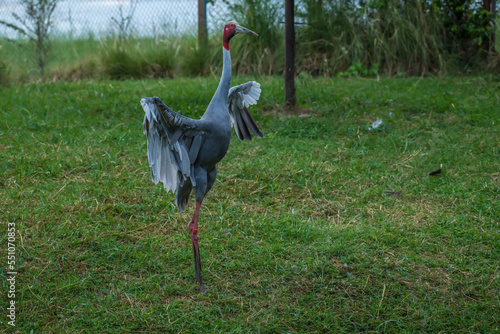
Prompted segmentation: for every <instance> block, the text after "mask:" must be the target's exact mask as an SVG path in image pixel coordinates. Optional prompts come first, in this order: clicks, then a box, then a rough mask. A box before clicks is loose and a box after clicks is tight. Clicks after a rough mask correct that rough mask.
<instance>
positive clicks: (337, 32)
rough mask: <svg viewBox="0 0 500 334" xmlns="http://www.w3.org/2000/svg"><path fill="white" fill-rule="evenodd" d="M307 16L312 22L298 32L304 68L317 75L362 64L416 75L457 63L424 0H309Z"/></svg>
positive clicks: (306, 10)
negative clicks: (402, 1)
mask: <svg viewBox="0 0 500 334" xmlns="http://www.w3.org/2000/svg"><path fill="white" fill-rule="evenodd" d="M301 16H302V17H303V18H304V19H305V20H306V22H307V23H308V25H306V26H304V27H303V28H300V29H299V31H298V41H299V42H298V44H299V45H300V47H299V48H298V50H299V61H300V63H299V68H301V69H302V70H305V71H308V72H311V73H313V74H336V73H338V72H340V71H345V70H346V69H347V68H348V67H349V66H351V65H353V64H355V63H358V62H359V63H361V64H363V65H364V66H366V67H367V68H371V67H372V66H373V65H374V64H379V68H380V69H381V70H382V71H383V72H384V73H385V74H387V75H393V74H396V73H398V72H406V73H407V74H410V75H415V74H422V73H427V72H433V73H436V72H443V71H446V70H447V69H448V68H449V65H450V63H452V62H453V59H452V57H449V56H447V55H445V50H444V47H443V38H442V37H443V29H442V25H441V23H440V21H439V19H438V18H437V17H436V15H434V13H432V12H429V11H426V10H424V9H423V8H422V6H421V5H420V2H414V3H413V2H412V3H408V4H407V5H406V6H405V7H404V8H402V7H401V6H400V5H398V3H397V2H388V3H387V5H386V6H384V7H381V8H378V9H376V10H375V9H370V8H369V7H365V8H364V9H363V10H360V9H353V8H352V7H350V6H347V5H346V4H344V3H340V2H338V1H333V0H329V1H322V0H308V1H306V4H305V10H304V11H303V12H302V14H301Z"/></svg>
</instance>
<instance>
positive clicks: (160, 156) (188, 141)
mask: <svg viewBox="0 0 500 334" xmlns="http://www.w3.org/2000/svg"><path fill="white" fill-rule="evenodd" d="M141 105H142V108H143V109H144V112H145V113H146V114H145V116H144V124H143V129H144V133H145V134H146V135H147V137H148V160H149V165H150V166H151V178H152V180H153V182H154V183H158V181H161V182H163V185H164V187H165V189H166V190H167V191H173V192H175V191H176V190H177V186H178V185H179V184H180V185H181V186H182V185H183V183H184V181H186V180H187V179H188V178H191V183H192V184H193V186H195V185H196V180H195V178H194V177H192V176H194V165H193V164H194V162H195V160H196V158H197V157H198V153H199V151H200V148H201V146H202V144H203V139H204V137H203V134H204V132H203V131H201V130H200V129H199V128H198V121H196V120H194V119H191V118H188V117H185V116H182V115H179V114H178V113H176V112H175V111H173V110H172V109H170V108H169V107H168V106H167V105H166V104H165V103H163V102H162V100H160V98H158V97H156V96H155V97H153V98H151V97H145V98H143V99H142V100H141Z"/></svg>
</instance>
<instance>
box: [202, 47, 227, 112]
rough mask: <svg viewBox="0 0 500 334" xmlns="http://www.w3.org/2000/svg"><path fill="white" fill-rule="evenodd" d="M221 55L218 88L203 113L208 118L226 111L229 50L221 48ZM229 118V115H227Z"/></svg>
mask: <svg viewBox="0 0 500 334" xmlns="http://www.w3.org/2000/svg"><path fill="white" fill-rule="evenodd" d="M222 54H223V63H222V76H221V78H220V82H219V87H217V91H216V92H215V94H214V96H213V97H212V101H210V104H209V106H208V108H207V111H206V112H205V115H206V116H209V115H210V114H213V113H218V112H221V111H222V112H224V113H228V111H227V106H226V104H227V95H228V94H229V87H230V86H231V53H230V52H229V50H226V49H225V48H222ZM219 106H220V107H222V106H223V107H224V109H223V110H219V109H220V108H218V107H219ZM228 117H229V114H228Z"/></svg>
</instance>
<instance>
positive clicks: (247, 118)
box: [227, 81, 262, 140]
mask: <svg viewBox="0 0 500 334" xmlns="http://www.w3.org/2000/svg"><path fill="white" fill-rule="evenodd" d="M260 92H261V89H260V84H259V83H258V82H255V81H249V82H247V83H244V84H242V85H239V86H235V87H233V88H231V89H230V90H229V94H228V97H227V102H228V103H227V105H228V106H229V115H230V116H231V120H232V121H233V126H234V130H235V131H236V134H237V135H238V138H240V140H243V139H246V140H252V136H251V134H250V132H249V129H250V131H252V133H253V134H254V135H255V136H256V137H259V138H262V133H261V132H260V131H259V128H257V125H256V124H255V122H254V121H253V118H252V116H251V115H250V113H249V112H248V109H247V107H248V106H250V105H252V104H257V100H258V99H259V97H260Z"/></svg>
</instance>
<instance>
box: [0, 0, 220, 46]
mask: <svg viewBox="0 0 500 334" xmlns="http://www.w3.org/2000/svg"><path fill="white" fill-rule="evenodd" d="M35 2H36V0H35ZM206 7H207V26H208V31H209V33H210V32H213V30H214V29H217V28H218V27H219V26H220V23H221V17H222V16H223V15H224V14H225V13H226V10H225V7H224V4H223V2H218V1H215V2H212V3H207V5H206ZM12 13H15V14H17V15H18V16H19V17H20V18H24V17H25V13H24V7H23V5H22V4H21V2H20V1H19V0H0V21H5V22H8V23H13V24H16V25H19V22H17V21H16V19H15V18H14V16H13V15H12ZM123 30H127V31H123ZM110 32H120V33H124V32H125V33H130V32H133V33H134V34H136V35H138V36H152V35H156V34H197V32H198V0H60V1H58V2H57V7H56V9H55V11H54V13H53V27H52V33H53V34H54V35H56V36H57V35H63V36H64V35H67V36H73V37H81V36H87V35H88V34H89V33H91V34H93V35H96V36H102V35H105V34H108V33H110ZM0 36H6V37H9V38H15V37H16V36H17V33H16V31H15V30H13V29H11V28H8V27H6V26H5V25H0Z"/></svg>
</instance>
